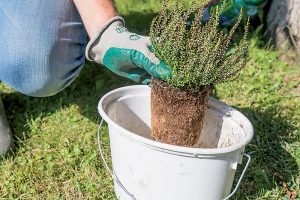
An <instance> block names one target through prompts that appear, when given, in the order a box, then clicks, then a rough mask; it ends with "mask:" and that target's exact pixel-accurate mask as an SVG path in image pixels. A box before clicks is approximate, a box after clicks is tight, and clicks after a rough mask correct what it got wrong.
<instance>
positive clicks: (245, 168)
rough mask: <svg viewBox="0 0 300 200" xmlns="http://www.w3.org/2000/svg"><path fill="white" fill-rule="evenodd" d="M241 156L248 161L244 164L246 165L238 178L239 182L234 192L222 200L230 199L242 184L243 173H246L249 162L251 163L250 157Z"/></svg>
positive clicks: (246, 155)
mask: <svg viewBox="0 0 300 200" xmlns="http://www.w3.org/2000/svg"><path fill="white" fill-rule="evenodd" d="M243 156H245V157H247V159H248V160H247V163H246V165H245V167H244V169H243V172H242V174H241V176H240V178H239V180H238V182H237V184H236V186H235V188H234V190H233V191H232V192H231V193H230V194H229V195H228V196H227V197H226V198H224V199H223V200H228V199H229V198H230V197H232V196H233V195H234V194H235V193H236V191H237V189H238V188H239V186H240V184H241V182H242V179H243V177H244V175H245V173H246V171H247V168H248V166H249V164H250V161H251V156H250V155H248V154H245V153H244V154H243Z"/></svg>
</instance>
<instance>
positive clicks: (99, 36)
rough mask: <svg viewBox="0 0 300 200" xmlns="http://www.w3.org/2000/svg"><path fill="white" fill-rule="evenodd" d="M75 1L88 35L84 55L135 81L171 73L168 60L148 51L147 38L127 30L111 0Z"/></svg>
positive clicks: (148, 79)
mask: <svg viewBox="0 0 300 200" xmlns="http://www.w3.org/2000/svg"><path fill="white" fill-rule="evenodd" d="M74 2H75V5H76V6H77V8H78V11H79V13H80V15H81V17H82V20H83V22H84V25H85V27H86V29H87V32H88V34H89V36H90V38H91V40H90V42H89V43H88V45H87V48H86V57H87V59H89V60H92V61H96V62H98V63H101V64H103V65H105V66H106V67H107V68H108V69H110V70H111V71H113V72H114V73H116V74H118V75H120V76H122V77H126V78H129V79H131V80H133V81H136V82H143V83H149V81H150V78H151V76H155V77H157V78H165V77H169V76H171V70H170V69H169V68H168V67H167V64H166V63H164V62H163V61H160V60H159V59H158V58H156V57H155V55H154V54H153V53H152V52H151V47H150V46H151V45H150V40H149V38H148V37H145V36H141V35H138V34H135V33H131V32H129V31H128V30H127V28H126V27H125V21H124V19H123V18H121V17H120V16H118V13H117V11H116V9H115V8H114V4H113V1H111V0H89V1H84V0H74ZM150 75H151V76H150Z"/></svg>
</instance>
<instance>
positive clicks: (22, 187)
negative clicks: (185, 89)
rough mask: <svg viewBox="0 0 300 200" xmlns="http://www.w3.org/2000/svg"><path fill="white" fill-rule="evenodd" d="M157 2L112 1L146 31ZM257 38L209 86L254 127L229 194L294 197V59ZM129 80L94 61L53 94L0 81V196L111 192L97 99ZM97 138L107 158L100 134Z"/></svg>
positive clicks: (299, 122)
mask: <svg viewBox="0 0 300 200" xmlns="http://www.w3.org/2000/svg"><path fill="white" fill-rule="evenodd" d="M159 2H160V1H159V0H147V1H146V0H126V1H123V0H118V1H117V6H118V8H119V11H120V13H121V14H122V15H123V16H124V17H125V19H126V21H127V26H128V28H129V29H130V30H132V31H136V32H139V33H142V34H147V32H148V29H149V25H150V22H151V19H152V18H153V17H154V16H155V15H156V14H157V12H158V10H159V8H160V3H159ZM257 41H258V40H254V42H253V46H252V47H251V51H250V54H251V60H250V62H249V63H248V66H247V67H246V68H245V69H244V70H243V72H242V74H241V75H240V76H239V77H238V79H237V80H235V81H233V82H230V83H227V84H222V85H219V86H218V87H217V88H216V89H215V90H214V94H213V95H214V96H215V97H217V98H219V99H221V100H222V101H224V102H226V103H227V104H229V105H232V106H234V107H235V108H237V109H238V110H240V111H242V112H243V113H244V114H245V115H246V116H247V117H248V118H249V119H250V121H251V122H252V124H253V125H254V128H255V136H254V138H253V141H252V142H251V143H250V144H249V145H248V146H247V148H246V152H247V153H249V154H250V155H251V157H252V162H251V165H250V167H249V169H248V171H247V173H246V176H245V178H244V179H243V181H242V184H241V186H240V188H239V190H238V193H237V194H236V195H235V196H234V198H233V199H239V200H240V199H282V200H283V199H300V170H299V167H300V85H299V82H300V78H299V77H300V69H299V65H300V64H298V65H297V64H295V63H291V62H290V60H291V59H292V58H289V57H287V56H288V55H285V54H282V53H280V52H275V51H267V50H265V49H264V48H260V47H259V45H258V44H257V43H256V42H257ZM283 57H285V59H284V60H286V61H281V60H282V59H280V58H283ZM286 57H287V58H288V59H287V58H286ZM130 84H135V83H133V82H131V81H128V80H125V79H123V78H120V77H117V76H115V75H113V74H112V73H110V72H109V71H107V70H106V69H104V68H102V67H98V66H97V65H96V64H93V63H87V64H86V66H85V68H84V70H83V71H82V73H81V74H80V76H79V77H78V78H77V79H76V81H75V82H74V83H73V84H72V85H71V86H69V87H68V88H67V89H65V90H64V91H62V92H60V93H59V94H57V95H55V96H53V97H48V98H33V97H27V96H24V95H22V94H20V93H18V92H15V91H13V90H12V89H10V88H9V87H7V86H6V85H4V84H0V90H1V96H2V98H3V103H4V105H5V108H6V112H7V115H8V118H9V121H10V125H11V127H12V131H13V134H14V144H15V145H14V148H13V150H12V152H11V153H10V154H9V155H7V156H6V157H5V158H3V160H2V161H1V163H0V199H103V200H110V199H116V197H115V195H114V191H113V184H112V182H111V180H110V178H109V174H108V173H107V172H106V171H105V169H104V166H103V165H102V163H101V162H100V158H99V153H98V151H97V142H96V131H97V128H98V123H99V120H100V117H99V115H98V112H97V104H98V101H99V99H100V97H101V96H102V95H104V94H105V93H106V92H108V91H110V90H112V89H114V88H118V87H121V86H125V85H130ZM103 145H104V146H105V153H106V155H107V159H109V141H108V136H107V135H106V136H105V137H104V144H103ZM240 168H241V167H240Z"/></svg>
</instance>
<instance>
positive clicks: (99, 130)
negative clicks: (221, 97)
mask: <svg viewBox="0 0 300 200" xmlns="http://www.w3.org/2000/svg"><path fill="white" fill-rule="evenodd" d="M103 122H104V120H103V119H101V122H100V124H99V127H98V132H97V138H98V149H99V152H100V156H101V160H102V162H103V164H104V166H105V168H106V170H107V172H108V173H109V175H110V178H111V179H112V180H114V181H116V183H117V184H118V185H119V186H120V187H121V188H122V189H123V190H124V192H125V193H126V194H127V195H129V196H130V197H131V198H132V200H136V198H135V197H134V195H133V194H131V193H130V192H129V191H128V190H127V189H126V188H125V187H124V186H123V184H122V183H121V182H120V180H119V179H118V177H117V176H116V175H115V173H114V172H113V171H112V170H111V169H110V168H109V166H108V164H107V162H106V160H105V158H104V154H103V151H102V146H101V127H102V124H103ZM243 156H245V157H247V159H248V160H247V163H246V165H245V167H244V169H243V172H242V174H241V176H240V178H239V180H238V182H237V184H236V186H235V188H234V190H233V191H232V192H231V193H230V194H229V195H228V196H227V197H226V198H224V199H223V200H228V199H229V198H230V197H232V196H233V195H234V194H235V193H236V191H237V190H238V188H239V186H240V184H241V182H242V179H243V177H244V175H245V173H246V171H247V168H248V166H249V164H250V161H251V157H250V155H248V154H245V153H244V154H243Z"/></svg>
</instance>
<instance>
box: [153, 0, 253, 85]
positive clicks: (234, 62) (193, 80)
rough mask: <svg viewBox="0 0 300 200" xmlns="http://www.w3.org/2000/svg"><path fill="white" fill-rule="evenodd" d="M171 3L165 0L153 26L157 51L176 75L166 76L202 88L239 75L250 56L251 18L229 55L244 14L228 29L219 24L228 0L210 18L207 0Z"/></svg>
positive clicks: (216, 8)
mask: <svg viewBox="0 0 300 200" xmlns="http://www.w3.org/2000/svg"><path fill="white" fill-rule="evenodd" d="M170 4H171V3H170V2H169V1H168V0H164V1H163V6H162V10H161V12H160V13H159V15H158V16H157V17H156V18H154V20H153V22H152V25H151V28H150V39H151V43H152V45H153V49H154V53H155V55H156V56H157V57H158V58H159V59H161V60H163V61H165V62H166V63H167V64H168V66H169V67H170V68H171V70H172V78H164V79H165V81H166V82H167V83H168V84H169V85H171V86H174V87H176V88H186V89H189V90H191V91H198V90H200V89H201V88H202V87H203V86H207V85H211V84H217V83H222V82H225V81H227V80H231V79H233V78H235V77H236V76H237V75H238V73H239V71H240V70H241V69H242V68H243V67H244V66H245V64H246V62H247V59H248V57H247V54H248V47H249V41H248V40H247V34H248V26H249V20H248V22H247V24H246V26H245V32H244V35H243V38H242V39H241V40H240V41H239V42H238V44H237V45H236V47H235V50H234V51H233V52H232V53H231V54H230V55H228V48H229V45H230V43H231V42H232V37H233V34H234V33H235V31H236V29H237V27H238V26H239V25H240V24H241V20H242V14H240V16H239V18H238V19H237V21H236V23H235V24H234V25H233V26H232V27H231V29H230V30H228V31H227V32H226V31H224V30H223V29H221V28H220V27H219V23H220V14H221V13H222V11H223V10H224V9H225V7H226V3H225V2H223V3H222V4H220V6H217V7H215V8H213V9H211V11H210V16H211V17H210V20H209V21H207V22H204V20H203V19H204V18H203V16H204V12H205V2H203V0H202V1H200V2H195V1H192V3H191V4H190V5H189V6H188V7H187V8H186V7H184V6H183V3H182V2H181V3H179V2H178V1H175V2H174V4H173V5H172V6H171V5H170ZM241 13H242V12H241ZM189 23H190V24H189Z"/></svg>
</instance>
